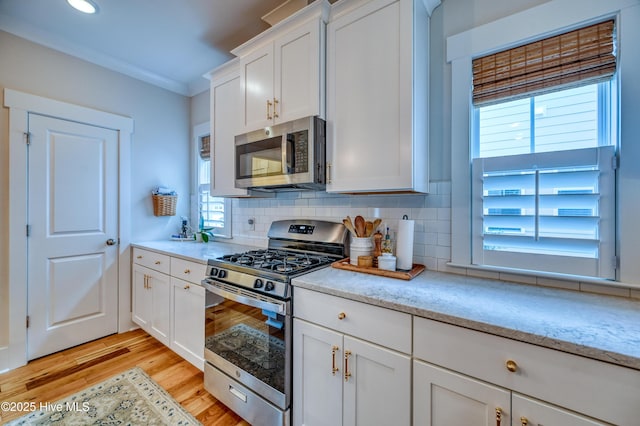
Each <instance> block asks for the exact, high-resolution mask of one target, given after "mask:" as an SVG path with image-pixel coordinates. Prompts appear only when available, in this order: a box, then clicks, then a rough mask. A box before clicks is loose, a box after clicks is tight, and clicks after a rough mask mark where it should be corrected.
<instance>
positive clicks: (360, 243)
mask: <svg viewBox="0 0 640 426" xmlns="http://www.w3.org/2000/svg"><path fill="white" fill-rule="evenodd" d="M349 250H350V254H349V256H350V257H351V264H352V265H354V266H358V257H359V256H371V253H372V251H373V242H372V241H371V238H370V237H351V248H350V249H349Z"/></svg>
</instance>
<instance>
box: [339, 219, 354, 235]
mask: <svg viewBox="0 0 640 426" xmlns="http://www.w3.org/2000/svg"><path fill="white" fill-rule="evenodd" d="M342 223H343V224H344V226H345V228H347V229H348V230H349V232H351V233H352V234H353V235H354V236H357V234H356V230H355V229H354V228H353V223H351V218H350V217H349V216H347V218H346V219H342Z"/></svg>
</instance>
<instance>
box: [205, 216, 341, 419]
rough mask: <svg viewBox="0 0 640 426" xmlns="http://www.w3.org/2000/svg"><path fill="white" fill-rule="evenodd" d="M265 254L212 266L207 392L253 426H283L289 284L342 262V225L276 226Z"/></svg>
mask: <svg viewBox="0 0 640 426" xmlns="http://www.w3.org/2000/svg"><path fill="white" fill-rule="evenodd" d="M267 235H268V237H269V243H268V248H267V249H261V250H253V251H248V252H244V253H234V254H229V255H226V256H222V257H220V258H217V259H211V260H209V262H208V266H207V276H206V278H205V279H204V280H203V281H202V285H203V286H204V287H205V289H206V290H207V308H206V315H205V354H204V355H205V360H206V363H205V373H204V375H205V389H207V391H209V392H210V393H211V394H213V395H214V396H215V397H216V398H217V399H219V400H220V401H222V402H223V403H224V404H225V405H227V406H228V407H230V408H231V409H232V410H233V411H235V412H236V413H238V414H239V415H240V416H241V417H243V418H244V419H245V420H247V421H248V422H249V423H251V424H252V425H254V426H255V425H269V426H274V425H278V426H280V425H289V424H290V407H291V386H292V382H291V374H292V344H291V336H292V330H291V327H292V313H293V309H292V303H293V300H292V291H291V280H292V279H293V278H295V277H297V276H299V275H302V274H305V273H308V272H310V271H313V270H315V269H318V268H324V267H326V266H328V265H330V264H331V263H332V262H334V261H336V260H340V259H342V258H345V257H347V255H348V250H349V246H348V242H349V239H348V232H347V230H346V228H345V227H344V225H343V224H341V223H333V222H326V221H316V220H281V221H275V222H273V223H272V224H271V227H270V229H269V232H268V234H267Z"/></svg>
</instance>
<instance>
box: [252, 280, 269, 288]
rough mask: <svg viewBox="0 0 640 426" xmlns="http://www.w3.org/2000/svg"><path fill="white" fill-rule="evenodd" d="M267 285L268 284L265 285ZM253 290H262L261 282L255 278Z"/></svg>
mask: <svg viewBox="0 0 640 426" xmlns="http://www.w3.org/2000/svg"><path fill="white" fill-rule="evenodd" d="M267 285H269V283H267ZM253 288H262V280H261V279H260V278H256V280H255V281H254V282H253Z"/></svg>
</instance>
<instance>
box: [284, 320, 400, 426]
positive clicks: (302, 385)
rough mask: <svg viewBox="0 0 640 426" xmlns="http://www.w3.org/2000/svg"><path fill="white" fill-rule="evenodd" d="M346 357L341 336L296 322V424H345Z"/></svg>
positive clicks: (305, 323)
mask: <svg viewBox="0 0 640 426" xmlns="http://www.w3.org/2000/svg"><path fill="white" fill-rule="evenodd" d="M343 358H344V354H343V352H342V335H341V334H339V333H336V332H334V331H331V330H329V329H326V328H324V327H319V326H317V325H313V324H310V323H308V322H305V321H302V320H299V319H297V318H295V319H294V320H293V395H294V397H293V408H292V411H293V424H294V425H296V426H302V425H304V426H322V425H326V426H339V425H341V424H342V382H343V381H344V379H343V373H344V372H343V370H342V360H343ZM389 424H392V423H389Z"/></svg>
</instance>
